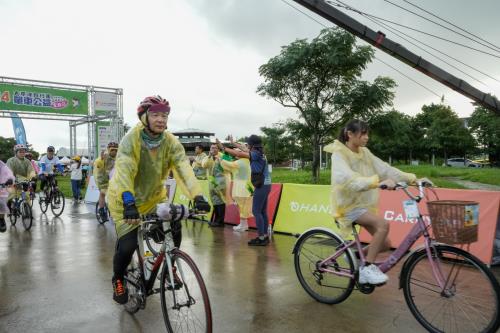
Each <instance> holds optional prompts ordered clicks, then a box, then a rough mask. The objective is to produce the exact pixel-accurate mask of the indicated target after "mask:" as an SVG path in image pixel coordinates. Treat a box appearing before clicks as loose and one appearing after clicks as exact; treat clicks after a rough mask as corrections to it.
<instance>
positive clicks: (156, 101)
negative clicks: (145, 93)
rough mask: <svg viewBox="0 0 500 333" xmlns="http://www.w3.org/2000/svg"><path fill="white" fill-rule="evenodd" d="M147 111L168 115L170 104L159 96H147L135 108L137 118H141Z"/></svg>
mask: <svg viewBox="0 0 500 333" xmlns="http://www.w3.org/2000/svg"><path fill="white" fill-rule="evenodd" d="M147 111H149V112H166V113H170V104H169V103H168V101H167V100H166V99H164V98H163V97H161V96H160V95H156V96H149V97H146V98H144V100H143V101H142V102H141V103H140V104H139V106H138V107H137V116H138V117H139V118H141V116H142V115H143V114H144V113H145V112H147Z"/></svg>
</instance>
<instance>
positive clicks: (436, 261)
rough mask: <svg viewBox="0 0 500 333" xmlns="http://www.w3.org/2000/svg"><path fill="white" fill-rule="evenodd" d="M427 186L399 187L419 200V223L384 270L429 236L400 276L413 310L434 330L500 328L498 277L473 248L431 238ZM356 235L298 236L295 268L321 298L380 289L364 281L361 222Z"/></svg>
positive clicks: (319, 231) (321, 232)
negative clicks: (425, 209) (424, 210)
mask: <svg viewBox="0 0 500 333" xmlns="http://www.w3.org/2000/svg"><path fill="white" fill-rule="evenodd" d="M425 185H426V184H421V183H419V184H418V190H419V193H418V195H416V196H415V195H413V194H412V193H410V191H409V190H408V186H407V185H406V184H404V183H398V186H397V187H396V189H401V190H403V191H404V192H405V193H406V194H407V195H408V197H409V198H410V199H411V200H412V201H414V203H415V204H414V208H415V209H416V215H415V217H416V223H415V225H414V227H413V228H412V229H411V230H410V232H409V233H408V235H407V236H406V238H405V239H404V241H403V242H402V243H401V245H400V246H399V247H398V248H397V249H396V250H395V251H394V252H393V253H392V254H391V255H390V256H389V258H388V259H386V260H385V261H383V262H378V263H376V264H377V265H378V266H379V268H380V269H381V270H382V272H384V273H385V272H387V271H389V270H390V269H391V268H393V267H394V266H395V265H396V264H397V263H398V262H399V261H400V260H401V259H402V258H403V257H405V256H406V254H407V253H408V251H409V250H410V248H411V247H412V246H413V244H415V242H416V241H417V240H418V239H419V238H420V237H421V236H423V237H424V245H423V246H421V247H419V248H417V249H415V250H413V251H412V252H411V253H410V254H409V255H408V257H407V258H406V260H405V262H404V264H403V267H402V269H401V273H400V277H399V278H400V280H399V288H400V289H401V288H402V289H403V293H404V296H405V300H406V303H407V304H408V307H409V308H410V311H411V313H412V314H413V315H414V316H415V318H416V319H417V320H418V321H419V322H420V324H421V325H423V326H424V327H425V328H426V329H427V330H428V331H429V332H467V333H470V332H496V331H497V329H498V328H499V326H500V314H499V303H500V286H499V284H498V281H497V280H496V278H495V276H494V275H493V274H492V272H491V271H490V269H489V268H488V267H487V266H486V265H485V264H483V263H482V262H481V261H480V260H479V259H478V258H476V257H475V256H473V255H472V254H470V253H469V252H467V251H465V250H463V249H460V248H457V247H454V246H451V245H446V244H443V243H438V242H436V241H435V240H434V239H432V238H431V236H430V234H429V227H430V226H431V224H430V223H429V222H428V221H425V220H424V219H423V218H422V215H421V214H420V212H419V211H418V206H417V203H418V202H420V201H421V200H422V199H423V198H424V196H425V193H424V188H425ZM405 204H407V202H405ZM353 236H354V240H352V241H345V240H344V239H342V238H341V237H340V236H338V235H337V234H336V233H335V232H333V231H331V230H329V229H326V228H312V229H309V230H308V231H306V232H304V233H303V234H302V235H301V236H300V237H299V238H298V240H297V242H296V244H295V247H294V249H293V254H294V263H295V271H296V273H297V277H298V279H299V282H300V284H301V285H302V287H303V288H304V289H305V290H306V292H307V293H308V294H309V295H310V296H311V297H313V298H314V299H315V300H317V301H318V302H321V303H327V304H337V303H340V302H342V301H344V300H346V299H347V298H348V297H349V295H350V294H351V293H352V291H353V290H354V289H355V288H356V289H358V290H359V291H360V292H362V293H364V294H370V293H372V292H373V291H374V289H375V287H376V286H374V285H368V284H365V285H362V284H359V283H358V266H361V267H362V266H363V265H364V264H365V256H364V254H363V249H362V245H361V242H360V240H359V237H358V233H357V231H356V228H355V226H353ZM353 248H354V249H356V250H357V254H359V260H358V259H357V257H356V256H355V253H354V251H353Z"/></svg>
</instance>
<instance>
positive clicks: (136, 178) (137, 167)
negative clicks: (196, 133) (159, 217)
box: [107, 123, 202, 238]
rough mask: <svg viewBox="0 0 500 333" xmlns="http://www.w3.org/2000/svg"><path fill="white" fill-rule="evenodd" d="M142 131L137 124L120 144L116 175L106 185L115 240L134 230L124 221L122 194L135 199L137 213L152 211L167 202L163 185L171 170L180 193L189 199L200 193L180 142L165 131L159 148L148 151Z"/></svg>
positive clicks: (140, 126)
mask: <svg viewBox="0 0 500 333" xmlns="http://www.w3.org/2000/svg"><path fill="white" fill-rule="evenodd" d="M143 129H144V125H143V124H141V123H139V124H138V125H137V126H135V127H134V128H132V129H131V130H130V131H129V132H128V133H127V135H125V137H124V138H123V139H122V141H121V142H120V146H119V148H118V155H117V156H116V162H115V172H114V175H113V177H112V178H111V180H110V182H109V188H108V193H107V200H108V206H109V210H110V212H111V216H112V217H113V219H114V221H115V226H116V232H117V234H118V238H120V237H122V236H123V235H125V234H127V233H128V232H130V231H132V230H133V229H135V228H137V226H134V225H130V224H127V223H125V222H124V221H123V199H122V193H123V192H127V191H128V192H130V193H132V195H133V196H134V197H135V204H136V206H137V210H138V211H139V214H147V213H151V212H154V211H155V209H156V204H158V203H160V202H162V201H164V200H165V199H166V196H167V193H166V188H165V185H164V184H165V180H166V179H167V177H168V174H169V173H170V171H172V172H173V174H174V178H175V180H176V182H177V186H178V187H179V190H181V191H183V192H184V193H185V194H186V195H187V196H189V197H190V198H191V199H193V198H194V197H195V196H197V195H201V194H202V192H201V187H200V185H199V184H198V180H197V179H196V177H195V176H194V173H193V169H192V168H191V166H190V165H189V160H188V158H187V156H186V153H185V151H184V147H183V146H182V145H181V143H180V142H179V140H178V139H177V138H176V137H175V136H174V135H173V134H171V133H169V132H166V131H165V133H164V136H163V138H162V140H161V142H160V146H159V147H158V148H154V149H147V148H146V146H145V145H144V143H143V140H142V139H141V131H143Z"/></svg>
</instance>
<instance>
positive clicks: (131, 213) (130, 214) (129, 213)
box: [123, 203, 139, 220]
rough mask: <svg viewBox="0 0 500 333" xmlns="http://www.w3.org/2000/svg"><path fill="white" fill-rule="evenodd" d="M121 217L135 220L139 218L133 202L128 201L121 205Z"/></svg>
mask: <svg viewBox="0 0 500 333" xmlns="http://www.w3.org/2000/svg"><path fill="white" fill-rule="evenodd" d="M123 218H124V219H125V220H137V219H139V211H138V210H137V207H136V206H135V203H129V204H127V205H125V204H124V205H123Z"/></svg>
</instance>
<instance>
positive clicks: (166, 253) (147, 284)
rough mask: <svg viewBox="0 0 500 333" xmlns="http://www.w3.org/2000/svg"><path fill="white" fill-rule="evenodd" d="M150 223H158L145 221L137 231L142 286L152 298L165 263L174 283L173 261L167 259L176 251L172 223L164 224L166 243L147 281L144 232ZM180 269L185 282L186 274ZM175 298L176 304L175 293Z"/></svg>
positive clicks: (162, 246)
mask: <svg viewBox="0 0 500 333" xmlns="http://www.w3.org/2000/svg"><path fill="white" fill-rule="evenodd" d="M148 223H151V224H152V223H158V222H157V221H152V222H149V221H145V222H142V223H141V226H140V227H139V230H138V231H137V239H138V243H139V247H138V249H139V267H140V271H141V280H142V284H143V287H144V292H145V296H146V297H147V296H150V295H152V294H153V293H154V292H153V287H154V284H155V280H156V277H157V276H158V273H159V272H160V267H161V265H162V263H163V262H165V263H166V264H167V267H168V274H169V277H170V281H174V275H173V266H172V261H171V260H166V259H167V258H170V253H171V252H172V251H173V250H174V249H175V247H174V246H173V240H172V237H171V229H170V222H165V221H164V222H163V223H162V228H163V230H164V232H165V241H164V242H163V244H162V245H161V248H160V251H159V252H158V256H156V258H155V260H154V261H153V267H152V268H151V275H150V276H149V279H146V276H145V271H146V270H147V269H148V268H147V267H146V260H144V256H143V254H144V242H143V239H144V232H145V230H144V229H145V225H146V224H148ZM178 269H179V274H180V275H181V276H182V279H183V280H184V274H183V272H182V267H180V266H179V267H178ZM173 297H174V303H175V302H176V295H175V293H173Z"/></svg>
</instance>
